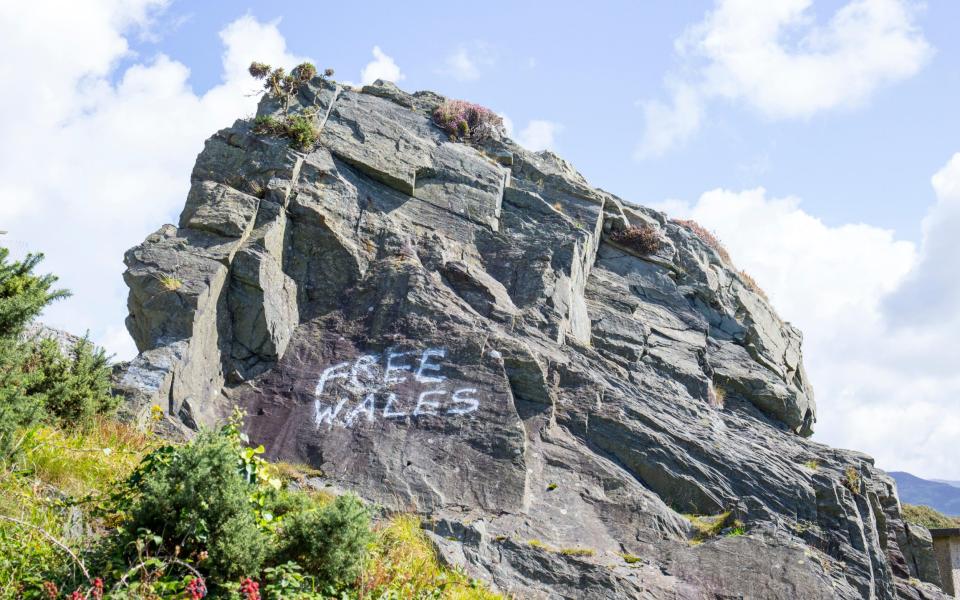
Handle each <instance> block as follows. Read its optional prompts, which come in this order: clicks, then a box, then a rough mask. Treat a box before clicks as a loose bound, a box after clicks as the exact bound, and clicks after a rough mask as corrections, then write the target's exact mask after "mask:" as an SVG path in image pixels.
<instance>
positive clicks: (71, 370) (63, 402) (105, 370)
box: [27, 337, 118, 426]
mask: <svg viewBox="0 0 960 600" xmlns="http://www.w3.org/2000/svg"><path fill="white" fill-rule="evenodd" d="M27 365H28V368H29V369H30V370H31V371H34V372H35V374H36V378H35V379H34V381H33V383H32V384H31V385H30V386H29V388H28V389H29V392H30V394H31V395H34V396H36V397H37V398H42V399H43V402H44V408H45V411H46V414H47V415H48V416H49V417H51V418H55V419H57V420H59V421H60V422H61V423H64V424H71V425H74V426H76V425H84V426H86V425H89V424H90V422H91V420H92V418H93V417H94V416H96V415H101V414H105V413H109V412H112V411H113V410H114V409H115V408H116V407H117V404H118V399H117V398H115V397H114V396H113V395H112V394H111V393H110V389H111V384H110V364H109V361H108V358H107V355H106V353H105V352H104V350H103V349H102V348H97V347H95V346H94V345H93V344H92V343H90V340H89V339H87V338H86V337H85V338H83V339H81V340H79V341H78V342H77V343H76V344H74V346H73V347H72V348H71V349H70V351H69V353H68V354H66V355H64V354H63V353H61V351H60V348H59V346H58V345H57V343H56V342H55V341H54V340H49V339H44V340H39V341H36V342H34V343H33V348H32V350H31V353H30V355H29V356H28V358H27Z"/></svg>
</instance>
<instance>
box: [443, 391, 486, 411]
mask: <svg viewBox="0 0 960 600" xmlns="http://www.w3.org/2000/svg"><path fill="white" fill-rule="evenodd" d="M476 393H477V390H476V389H474V388H463V389H459V390H457V391H455V392H454V393H453V401H454V402H458V403H460V404H463V405H465V406H457V407H453V406H451V407H450V408H448V409H447V414H448V415H465V414H467V413H472V412H473V411H475V410H477V408H478V407H479V406H480V401H479V400H478V399H477V398H472V397H468V396H467V394H476Z"/></svg>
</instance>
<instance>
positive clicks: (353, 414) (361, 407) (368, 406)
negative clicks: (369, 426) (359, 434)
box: [344, 392, 377, 427]
mask: <svg viewBox="0 0 960 600" xmlns="http://www.w3.org/2000/svg"><path fill="white" fill-rule="evenodd" d="M375 396H376V393H375V392H370V393H369V394H367V396H366V397H365V398H364V399H363V402H361V403H360V404H358V405H357V406H356V408H354V409H353V410H351V411H350V414H348V415H347V418H346V419H345V420H344V422H345V423H346V425H347V427H353V423H354V421H356V420H357V417H359V416H360V413H366V415H367V423H372V422H373V419H374V416H373V412H374V411H375V410H376V409H377V405H376V403H375V402H374V400H373V399H374V397H375Z"/></svg>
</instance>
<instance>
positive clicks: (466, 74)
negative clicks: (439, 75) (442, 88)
mask: <svg viewBox="0 0 960 600" xmlns="http://www.w3.org/2000/svg"><path fill="white" fill-rule="evenodd" d="M445 63H446V69H445V72H446V73H448V74H449V75H452V76H453V77H454V78H455V79H459V80H460V81H472V80H474V79H479V78H480V69H479V68H478V67H477V65H476V63H474V62H473V59H471V58H470V55H469V54H467V49H466V48H463V47H461V48H459V49H457V51H456V52H454V53H453V54H451V55H450V56H448V57H447V60H446V61H445Z"/></svg>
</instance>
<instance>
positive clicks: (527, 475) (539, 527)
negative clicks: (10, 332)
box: [118, 80, 943, 599]
mask: <svg viewBox="0 0 960 600" xmlns="http://www.w3.org/2000/svg"><path fill="white" fill-rule="evenodd" d="M442 100H443V99H442V98H441V97H439V96H437V95H436V94H433V93H430V92H418V93H416V94H407V93H405V92H403V91H401V90H399V89H397V88H396V87H395V86H393V85H392V84H386V83H381V82H378V83H377V84H374V85H373V86H368V87H365V88H363V90H356V89H347V88H342V87H340V86H338V85H336V84H333V83H330V82H321V81H320V80H315V81H314V82H313V83H311V84H310V85H309V86H305V87H304V88H303V89H302V90H301V92H300V94H299V96H298V98H297V99H296V101H295V102H294V103H293V107H292V110H294V111H296V110H300V109H301V108H303V107H307V106H312V107H316V108H317V109H318V110H317V114H318V115H319V117H318V124H319V125H321V127H322V129H321V131H320V136H319V141H318V143H317V145H316V147H315V148H314V149H313V150H312V151H311V152H307V153H304V152H299V151H295V150H293V149H291V148H290V146H289V144H288V143H287V142H286V141H285V140H283V139H279V138H275V137H262V136H256V135H254V134H253V133H252V132H251V129H252V124H251V122H250V121H243V120H241V121H237V122H236V123H235V124H234V125H233V126H232V127H230V128H227V129H224V130H222V131H220V132H218V133H216V134H215V135H214V136H213V137H211V138H210V139H209V140H208V141H207V143H206V146H205V148H204V150H203V152H202V153H201V154H200V156H199V157H198V159H197V163H196V166H195V167H194V171H193V173H192V179H191V182H192V187H191V190H190V194H189V196H188V198H187V201H186V205H185V207H184V210H183V213H182V215H181V217H180V223H179V226H173V225H165V226H163V227H162V228H161V229H160V230H158V231H157V232H156V233H154V234H152V235H151V236H149V237H148V238H147V239H146V240H145V241H144V242H143V243H142V244H141V245H139V246H137V247H136V248H133V249H131V250H130V251H129V252H128V253H127V255H126V257H125V262H126V265H127V271H126V273H125V280H126V282H127V284H128V285H129V287H130V297H129V316H128V319H127V324H128V328H129V330H130V332H131V334H132V335H133V337H134V339H135V340H136V343H137V346H138V348H139V350H140V355H139V356H138V357H137V358H136V359H135V360H134V361H132V362H131V364H130V365H129V366H128V367H127V368H126V369H125V371H124V372H123V373H122V374H121V376H120V380H119V383H118V388H119V389H120V390H121V391H123V392H124V393H125V394H126V395H127V397H128V398H129V400H130V402H129V406H130V411H131V412H132V413H134V415H136V414H144V413H146V412H148V411H149V407H150V406H151V405H152V404H155V403H159V404H160V405H161V406H163V407H164V408H165V410H166V411H167V413H168V414H169V415H170V417H171V418H170V419H169V422H168V423H167V426H168V427H169V428H170V430H171V433H179V434H181V435H189V432H190V431H191V430H192V429H194V428H196V427H197V426H199V425H203V424H212V423H214V422H216V421H217V420H219V419H222V418H223V417H224V416H225V415H227V414H229V412H230V411H231V410H232V408H233V407H234V406H237V405H239V406H241V407H243V408H244V409H246V410H247V411H248V414H249V418H248V428H249V434H250V436H251V438H252V439H253V440H254V441H255V442H256V443H263V444H264V445H266V446H267V448H268V449H269V451H270V452H271V453H272V455H273V456H274V457H275V458H282V459H286V460H290V461H294V462H300V463H307V464H309V465H311V466H312V467H315V468H316V469H319V470H321V471H322V472H323V474H324V475H323V477H318V478H315V479H314V480H312V484H313V485H317V486H332V487H335V488H337V489H343V490H351V491H354V492H356V493H358V494H360V495H361V496H362V497H364V498H366V499H367V500H369V501H371V502H375V503H378V504H380V505H382V506H384V507H385V508H386V509H388V510H397V511H413V512H417V513H419V514H421V515H422V516H423V518H424V523H425V527H426V528H427V530H428V533H429V535H430V536H431V538H432V539H433V540H434V541H435V544H436V546H437V548H438V551H439V552H440V553H441V555H442V556H443V557H444V559H445V560H447V561H449V562H450V563H452V564H456V565H460V566H462V567H463V568H464V569H466V571H467V572H469V573H471V574H473V575H476V576H479V577H482V578H484V579H486V580H487V581H490V582H491V583H492V585H493V586H495V587H496V588H497V589H499V590H501V591H504V592H506V593H512V594H515V595H516V596H517V597H522V598H691V599H694V598H697V599H699V598H800V599H806V598H810V599H814V598H850V599H854V598H877V599H892V598H917V599H919V598H941V597H943V596H942V595H941V593H940V592H939V588H937V587H936V584H939V574H938V573H937V572H936V566H935V562H934V561H933V560H932V559H931V557H930V553H931V546H930V542H929V536H925V535H924V532H923V531H917V530H916V527H915V526H912V525H910V526H908V525H906V524H904V522H903V521H902V519H901V516H900V507H899V501H898V499H897V496H896V489H895V487H894V483H893V481H892V480H891V479H890V478H889V477H888V476H887V475H886V474H884V473H883V472H881V471H880V470H878V469H876V468H875V467H874V465H873V461H872V459H871V458H870V457H868V456H866V455H863V454H861V453H857V452H853V451H846V450H837V449H833V448H829V447H827V446H825V445H823V444H819V443H816V442H814V441H811V440H810V439H809V435H810V434H811V433H812V430H813V426H814V424H815V421H816V407H815V404H814V399H813V392H812V388H811V385H810V383H809V382H808V381H807V377H806V375H805V373H804V370H803V364H802V357H801V334H800V332H799V331H798V330H796V329H795V328H794V327H792V326H791V325H789V324H787V323H784V322H783V321H781V320H780V318H779V317H778V316H777V315H776V313H775V312H774V311H773V309H772V307H771V306H770V305H769V303H768V302H767V301H766V300H765V299H764V298H762V297H761V296H760V295H758V294H757V293H756V292H754V291H753V290H752V289H751V288H750V287H748V285H747V284H746V283H745V282H744V281H743V280H742V279H741V277H740V276H739V275H738V274H737V271H736V269H735V268H733V266H732V265H730V264H727V263H726V262H725V261H724V260H723V259H722V258H721V256H720V255H719V254H718V253H717V252H716V251H715V250H714V249H712V248H711V247H710V246H708V245H707V244H706V243H705V242H704V241H703V240H701V239H700V238H699V237H698V236H697V235H696V234H695V233H694V232H692V231H691V230H689V229H688V228H687V227H685V226H684V225H682V224H679V223H676V222H673V221H671V220H669V219H668V218H667V217H666V216H665V215H664V214H662V213H659V212H656V211H653V210H649V209H646V208H643V207H639V206H634V205H630V204H628V203H626V202H625V201H623V200H621V199H619V198H617V197H616V196H614V195H612V194H609V193H607V192H604V191H602V190H599V189H595V188H593V187H591V186H590V185H589V184H588V183H587V182H586V181H585V180H584V178H583V177H582V176H581V175H580V174H579V173H577V171H576V170H575V169H574V168H573V167H572V166H571V165H570V164H569V163H567V162H566V161H564V160H563V159H561V158H560V157H558V156H556V155H554V154H552V153H550V152H540V153H531V152H528V151H526V150H524V149H522V148H521V147H519V146H517V145H516V144H514V143H513V142H512V141H511V140H509V139H507V138H505V137H500V138H498V139H493V140H489V141H487V142H484V143H483V144H465V143H460V142H454V141H451V140H450V139H449V138H448V136H447V135H446V134H445V133H444V132H443V131H442V130H440V129H439V128H437V127H436V126H434V125H433V123H432V122H431V119H430V114H431V112H432V110H433V109H434V108H435V107H436V106H437V105H438V104H439V103H440V102H442ZM278 110H279V108H278V106H277V103H276V102H271V101H270V100H269V99H265V100H264V101H263V102H261V105H260V109H259V114H271V113H275V112H277V111H278ZM631 226H647V227H652V228H654V229H655V230H656V232H657V235H658V236H659V238H660V240H661V243H660V247H659V249H658V250H657V252H656V253H655V254H652V255H641V254H639V253H637V252H635V251H632V250H630V249H629V248H626V247H623V246H620V245H618V244H616V243H614V242H612V241H611V240H610V234H611V233H613V232H616V231H619V230H622V229H623V228H625V227H631ZM694 516H697V517H694ZM736 521H739V522H740V524H738V523H736ZM703 522H710V523H718V525H717V527H714V528H713V530H714V531H713V532H712V533H715V535H709V534H704V533H702V532H700V531H698V527H697V524H702V523H703Z"/></svg>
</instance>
